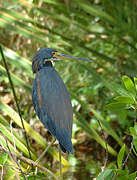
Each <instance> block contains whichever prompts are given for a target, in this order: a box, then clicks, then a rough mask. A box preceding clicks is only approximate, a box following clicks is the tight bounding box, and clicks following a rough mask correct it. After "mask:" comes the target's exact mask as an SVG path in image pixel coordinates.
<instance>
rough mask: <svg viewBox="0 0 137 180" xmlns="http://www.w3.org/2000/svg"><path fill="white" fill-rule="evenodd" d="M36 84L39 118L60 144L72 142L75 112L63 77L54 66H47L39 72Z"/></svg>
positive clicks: (36, 108) (35, 104)
mask: <svg viewBox="0 0 137 180" xmlns="http://www.w3.org/2000/svg"><path fill="white" fill-rule="evenodd" d="M34 86H35V87H36V89H37V91H35V90H33V97H32V99H33V104H34V107H35V110H36V113H37V115H38V117H39V119H40V120H41V121H42V122H43V124H44V125H45V126H46V127H47V128H48V129H49V131H50V132H51V133H52V134H53V135H54V136H55V137H56V138H57V139H58V140H59V142H60V144H61V145H63V146H66V145H65V144H66V143H67V144H69V143H71V134H72V121H73V113H72V106H71V101H70V97H69V94H68V91H67V89H66V87H65V85H64V83H63V81H62V79H61V78H60V76H59V74H58V73H57V72H56V71H55V70H54V69H53V68H52V67H47V68H44V69H42V70H40V71H39V72H38V74H37V77H36V80H35V82H34V84H33V89H34ZM34 96H35V97H34ZM36 99H37V103H36ZM34 101H35V102H34ZM37 104H39V105H37ZM36 106H37V107H36ZM69 141H70V142H69ZM67 146H68V145H67ZM69 146H72V144H69ZM70 148H72V147H70Z"/></svg>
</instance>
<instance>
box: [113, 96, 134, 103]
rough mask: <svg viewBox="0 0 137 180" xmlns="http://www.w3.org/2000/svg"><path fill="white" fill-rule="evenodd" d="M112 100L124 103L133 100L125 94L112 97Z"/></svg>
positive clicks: (132, 101)
mask: <svg viewBox="0 0 137 180" xmlns="http://www.w3.org/2000/svg"><path fill="white" fill-rule="evenodd" d="M114 100H116V101H118V102H119V103H125V104H134V103H135V101H134V99H133V98H132V97H127V96H118V97H116V98H114Z"/></svg>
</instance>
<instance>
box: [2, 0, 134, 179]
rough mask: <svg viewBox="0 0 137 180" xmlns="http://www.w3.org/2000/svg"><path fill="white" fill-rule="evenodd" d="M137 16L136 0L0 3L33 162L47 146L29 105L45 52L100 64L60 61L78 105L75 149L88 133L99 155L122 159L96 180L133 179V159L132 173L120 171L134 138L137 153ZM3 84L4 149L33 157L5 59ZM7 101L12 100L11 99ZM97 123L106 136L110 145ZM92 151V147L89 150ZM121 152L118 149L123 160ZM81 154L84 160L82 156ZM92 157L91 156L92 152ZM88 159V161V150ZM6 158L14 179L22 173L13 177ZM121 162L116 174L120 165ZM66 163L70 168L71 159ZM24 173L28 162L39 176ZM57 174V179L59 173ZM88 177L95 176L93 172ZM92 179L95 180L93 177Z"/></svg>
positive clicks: (5, 44) (58, 65) (52, 154)
mask: <svg viewBox="0 0 137 180" xmlns="http://www.w3.org/2000/svg"><path fill="white" fill-rule="evenodd" d="M136 9H137V3H136V1H135V0H133V1H129V0H125V1H123V0H115V1H110V0H102V1H100V0H99V1H90V0H87V1H86V2H85V1H84V0H73V1H60V0H41V1H36V0H32V1H29V0H25V1H18V0H12V2H11V1H2V2H1V5H0V35H1V36H0V40H1V41H0V42H1V45H2V47H3V52H4V55H5V58H6V61H7V63H8V67H9V71H10V74H11V78H12V81H13V83H14V86H15V90H16V93H17V97H18V101H19V104H20V108H21V113H22V116H23V118H24V124H25V127H26V132H27V134H28V135H29V140H30V149H31V153H32V157H33V160H35V159H36V158H37V157H38V156H39V154H40V153H41V151H40V152H39V150H40V149H41V148H43V149H42V150H44V148H45V147H46V145H47V143H46V139H45V138H44V137H42V136H43V135H41V134H40V132H39V131H38V128H37V127H36V128H35V124H36V115H35V114H34V113H33V112H34V111H33V108H32V103H31V84H32V80H33V77H34V76H33V74H32V70H31V61H30V59H32V56H33V54H34V53H35V51H36V50H37V49H38V48H39V47H43V46H48V47H52V48H55V49H57V50H59V51H60V52H63V53H66V54H70V55H74V56H80V57H87V58H89V59H94V63H89V62H80V61H79V62H69V61H64V62H63V61H62V62H61V63H59V62H57V63H56V64H55V68H56V70H57V71H58V72H59V74H60V75H61V77H62V78H63V80H64V82H65V84H66V86H67V88H68V90H69V92H70V95H71V99H72V104H73V109H74V120H75V121H74V124H75V128H76V132H75V133H73V141H74V145H76V149H77V147H79V143H80V144H81V143H82V142H81V141H82V140H81V139H82V138H79V137H81V136H80V135H81V133H82V132H83V133H85V143H86V142H87V144H88V140H89V139H90V143H91V146H92V148H93V149H94V147H95V146H96V144H99V145H101V146H99V148H98V150H100V149H101V152H102V151H103V148H104V149H106V147H107V150H108V152H109V154H111V155H114V156H116V157H115V161H112V162H111V163H112V166H111V167H110V165H108V167H107V168H106V170H105V171H103V172H102V173H100V175H99V176H98V177H97V178H98V179H113V178H117V179H122V178H123V179H127V177H130V178H131V179H132V178H134V177H135V175H136V173H135V172H134V173H132V174H131V172H133V169H134V168H133V169H132V166H130V163H131V159H132V157H131V159H130V162H129V165H127V169H124V170H121V167H122V163H123V162H124V158H125V157H126V156H127V153H128V149H129V147H127V144H129V141H128V139H129V137H132V138H133V147H132V148H133V153H134V155H136V151H137V128H136V124H135V123H134V126H133V121H134V122H135V119H136V109H137V99H136V98H137V96H136V95H137V71H136V67H137V61H136V59H137V47H136V41H137V38H136V34H137V21H136V19H137V11H136ZM125 74H126V75H125ZM0 77H1V78H0V110H1V115H0V125H1V126H0V131H1V134H0V142H1V145H3V146H4V147H5V148H6V149H7V143H6V141H8V145H9V148H10V150H11V151H12V152H14V151H15V147H14V142H15V144H16V153H17V154H21V153H22V154H23V155H24V156H26V157H27V156H28V152H27V149H26V142H25V140H24V136H23V132H22V126H21V123H20V118H19V116H18V114H17V111H16V106H15V102H14V99H13V96H12V92H11V88H10V85H9V82H8V78H7V74H6V71H5V68H4V66H3V63H2V59H1V58H0ZM121 77H122V84H121V81H120V79H121ZM6 97H8V98H7V99H6V100H5V98H6ZM108 103H109V104H108ZM106 104H107V105H106ZM104 107H105V108H104ZM104 110H105V111H104ZM10 119H11V120H12V121H13V126H14V128H13V132H11V127H10V123H9V120H10ZM30 124H31V126H30ZM99 124H101V126H102V129H103V131H104V133H105V135H106V136H107V142H108V144H107V146H106V142H105V139H104V137H103V136H102V133H101V128H100V125H99ZM33 127H34V128H33ZM5 139H6V140H5ZM13 139H14V141H13ZM92 139H94V144H92V143H93V142H92ZM90 143H89V144H90ZM83 144H84V143H83ZM123 144H125V145H123ZM36 147H38V148H36ZM86 148H87V149H88V148H89V147H87V145H86V146H85V149H86ZM118 149H120V151H119V153H118V151H117V150H118ZM76 154H77V156H78V154H79V152H76ZM89 154H90V156H91V154H93V152H90V153H89ZM117 154H118V155H117ZM84 155H85V156H84V157H85V159H86V158H87V154H86V151H84ZM95 156H96V155H95ZM49 157H50V158H49ZM51 157H52V160H49V159H51ZM54 157H55V159H56V158H57V159H58V155H57V154H56V152H55V150H54V148H50V151H49V153H48V155H47V156H46V162H47V161H48V160H49V161H48V162H47V163H46V166H47V167H48V168H49V169H50V165H49V164H52V161H53V159H54ZM82 157H83V154H82ZM7 158H8V161H7V160H6V161H5V162H6V163H8V165H9V166H7V167H6V168H7V177H8V178H11V177H13V178H15V177H16V176H15V175H16V174H18V173H17V172H16V170H17V169H18V168H17V167H16V166H15V169H14V170H13V169H12V170H11V169H10V166H11V165H12V166H14V165H13V161H12V160H11V159H10V158H9V157H8V156H7ZM74 158H75V157H74ZM103 158H104V156H103V157H101V158H100V159H101V160H102V162H101V165H102V164H103ZM78 159H79V157H78ZM110 159H111V158H110ZM116 161H117V164H118V168H116V165H115V164H116ZM62 162H63V164H64V165H66V166H69V163H68V161H66V160H65V159H63V161H62ZM40 163H42V162H40ZM42 164H44V165H45V163H42ZM108 164H109V162H108ZM131 164H132V163H131ZM26 166H27V165H26V163H21V167H22V169H23V170H24V171H25V173H27V174H28V176H30V179H31V177H32V176H33V172H31V170H30V169H29V170H30V171H29V170H28V171H27V168H26ZM3 167H4V166H3ZM56 169H57V168H56ZM76 169H77V168H76ZM32 171H33V170H32ZM51 171H53V172H54V170H53V169H51ZM80 173H81V170H80ZM88 173H90V174H91V171H89V172H88ZM8 174H9V176H8ZM37 175H38V177H40V178H41V179H42V176H43V177H47V174H44V173H43V174H42V173H41V172H40V171H38V173H37ZM92 175H93V176H94V177H95V176H97V174H95V173H93V174H92ZM20 176H22V177H23V175H20ZM66 176H67V175H66ZM8 178H6V179H8ZM36 178H37V177H36ZM74 178H75V177H73V178H72V179H74ZM11 179H12V178H11ZM85 179H87V177H85Z"/></svg>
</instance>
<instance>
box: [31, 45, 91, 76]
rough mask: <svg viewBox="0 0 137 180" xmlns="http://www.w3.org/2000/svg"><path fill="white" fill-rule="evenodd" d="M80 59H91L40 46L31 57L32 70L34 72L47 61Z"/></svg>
mask: <svg viewBox="0 0 137 180" xmlns="http://www.w3.org/2000/svg"><path fill="white" fill-rule="evenodd" d="M65 59H66V60H82V61H90V62H92V60H90V59H87V58H79V57H75V56H68V55H65V54H61V53H59V52H58V51H56V50H54V49H52V48H47V47H44V48H40V49H39V50H38V51H37V52H36V54H35V55H34V57H33V59H32V71H33V73H36V72H37V71H39V70H40V69H42V68H43V67H44V66H45V64H46V62H47V61H59V60H65Z"/></svg>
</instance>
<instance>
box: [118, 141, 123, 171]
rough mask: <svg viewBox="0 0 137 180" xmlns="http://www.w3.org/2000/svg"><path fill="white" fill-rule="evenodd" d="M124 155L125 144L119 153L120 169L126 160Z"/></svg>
mask: <svg viewBox="0 0 137 180" xmlns="http://www.w3.org/2000/svg"><path fill="white" fill-rule="evenodd" d="M124 153H125V144H124V145H123V146H122V147H121V149H120V151H119V153H118V157H117V164H118V168H121V167H122V161H123V158H124Z"/></svg>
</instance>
